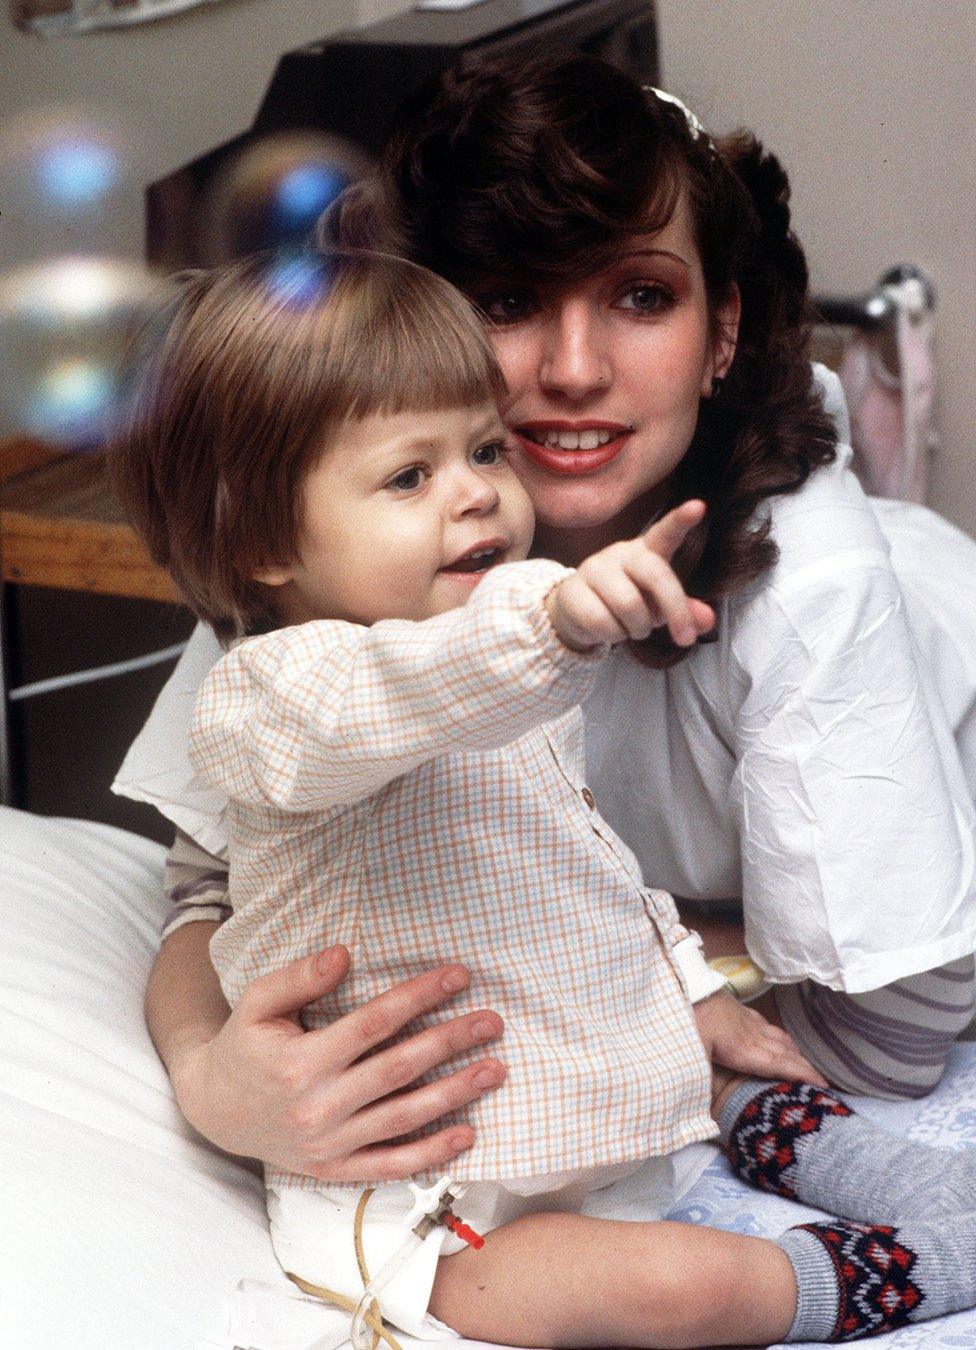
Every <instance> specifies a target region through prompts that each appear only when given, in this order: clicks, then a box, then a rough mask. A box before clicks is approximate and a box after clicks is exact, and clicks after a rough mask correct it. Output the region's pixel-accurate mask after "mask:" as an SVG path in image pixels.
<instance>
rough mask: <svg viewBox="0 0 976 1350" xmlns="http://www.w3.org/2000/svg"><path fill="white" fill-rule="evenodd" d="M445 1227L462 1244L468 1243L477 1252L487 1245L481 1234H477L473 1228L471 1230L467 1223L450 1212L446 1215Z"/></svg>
mask: <svg viewBox="0 0 976 1350" xmlns="http://www.w3.org/2000/svg"><path fill="white" fill-rule="evenodd" d="M443 1222H444V1226H445V1228H449V1229H450V1230H451V1232H452V1233H453V1234H454V1235H455V1237H459V1238H460V1239H461V1241H462V1242H466V1243H467V1244H468V1246H469V1247H473V1248H474V1250H475V1251H476V1252H480V1251H481V1249H482V1247H483V1246H484V1245H485V1240H484V1238H483V1237H482V1236H481V1234H480V1233H476V1232H475V1231H474V1229H473V1228H469V1227H468V1225H467V1224H466V1223H462V1221H461V1220H460V1219H459V1218H458V1217H457V1215H456V1214H452V1213H451V1211H450V1210H448V1211H447V1213H446V1214H445V1215H444V1220H443Z"/></svg>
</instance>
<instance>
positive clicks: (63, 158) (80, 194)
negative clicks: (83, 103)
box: [37, 140, 119, 207]
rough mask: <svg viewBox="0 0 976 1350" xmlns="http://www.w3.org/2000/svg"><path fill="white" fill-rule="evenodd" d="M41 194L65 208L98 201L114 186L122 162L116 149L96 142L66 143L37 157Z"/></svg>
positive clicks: (54, 146) (52, 147)
mask: <svg viewBox="0 0 976 1350" xmlns="http://www.w3.org/2000/svg"><path fill="white" fill-rule="evenodd" d="M37 173H38V177H39V179H40V185H41V189H42V191H43V192H44V193H45V194H47V195H48V196H49V197H50V198H52V199H53V200H54V201H55V202H57V203H59V204H60V205H62V206H69V207H83V206H89V205H92V204H94V203H96V202H98V201H99V200H100V199H101V198H102V197H104V196H105V194H106V193H107V192H109V191H111V189H112V188H113V187H114V186H115V184H116V182H117V181H118V177H119V160H118V156H117V155H116V153H115V152H114V150H112V149H110V148H109V147H108V146H107V145H99V144H98V142H97V141H85V140H76V141H65V142H62V143H61V144H58V145H52V146H50V147H48V148H47V149H46V150H44V151H43V152H42V153H41V154H40V155H39V157H38V161H37Z"/></svg>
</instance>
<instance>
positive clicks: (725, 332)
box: [702, 282, 742, 398]
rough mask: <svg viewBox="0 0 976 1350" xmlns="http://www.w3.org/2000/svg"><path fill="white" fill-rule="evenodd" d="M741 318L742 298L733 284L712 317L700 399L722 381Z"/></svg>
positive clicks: (736, 339)
mask: <svg viewBox="0 0 976 1350" xmlns="http://www.w3.org/2000/svg"><path fill="white" fill-rule="evenodd" d="M741 317H742V296H741V294H740V293H739V288H738V286H737V285H736V284H735V282H733V283H732V285H731V286H730V287H729V291H728V294H727V296H726V298H725V299H724V300H723V301H722V303H721V304H720V305H718V306H717V307H716V309H715V312H714V314H713V315H712V359H711V361H710V362H708V369H707V371H706V374H705V378H704V379H703V381H702V397H703V398H708V397H709V395H710V394H711V391H712V387H713V381H714V380H724V379H725V376H726V375H727V374H728V371H729V366H731V364H732V358H733V357H734V356H735V348H736V343H737V342H738V340H739V320H740V319H741Z"/></svg>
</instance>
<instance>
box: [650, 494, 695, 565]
mask: <svg viewBox="0 0 976 1350" xmlns="http://www.w3.org/2000/svg"><path fill="white" fill-rule="evenodd" d="M704 518H705V503H704V502H703V501H699V500H697V499H693V500H692V501H687V502H682V503H681V505H680V506H676V507H674V509H673V510H671V511H669V512H668V513H667V515H664V516H662V517H661V519H660V520H656V521H655V522H654V524H653V525H651V526H649V527H648V528H647V529H646V530H645V531H644V533H643V535H642V536H641V538H642V539H643V540H644V543H645V545H646V546H647V548H649V549H651V550H652V552H654V553H658V554H660V556H661V557H662V558H668V559H670V558H671V557H672V556H673V555H674V554H675V553H676V552H677V550H678V549H679V548H680V546H681V545H682V544H683V543H684V541H685V538H686V537H687V535H688V533H689V531H691V530H693V529H694V528H695V526H696V525H698V524H700V522H701V521H702V520H703V519H704Z"/></svg>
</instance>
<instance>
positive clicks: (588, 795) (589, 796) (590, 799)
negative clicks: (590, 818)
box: [580, 787, 596, 811]
mask: <svg viewBox="0 0 976 1350" xmlns="http://www.w3.org/2000/svg"><path fill="white" fill-rule="evenodd" d="M580 796H581V797H582V798H583V800H584V802H586V804H587V806H588V807H589V808H590V810H591V811H592V810H593V808H594V806H596V798H595V797H594V796H593V793H592V792H591V791H590V789H589V788H588V787H585V788H584V789H583V791H582V792H581V793H580Z"/></svg>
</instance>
